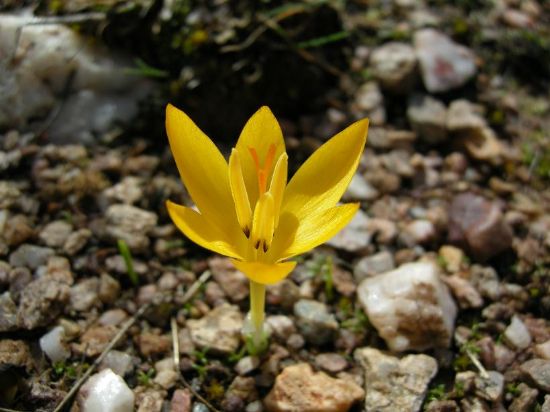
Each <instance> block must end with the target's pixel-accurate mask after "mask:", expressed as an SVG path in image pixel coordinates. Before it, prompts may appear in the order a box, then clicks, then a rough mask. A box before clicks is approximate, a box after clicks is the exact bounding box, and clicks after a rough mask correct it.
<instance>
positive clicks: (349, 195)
mask: <svg viewBox="0 0 550 412" xmlns="http://www.w3.org/2000/svg"><path fill="white" fill-rule="evenodd" d="M378 196H379V193H378V190H376V189H375V188H374V187H372V185H371V184H370V183H369V182H367V180H366V179H365V178H364V177H363V176H361V175H360V174H358V173H356V174H355V175H353V177H352V179H351V182H350V184H349V186H348V189H347V190H346V193H344V200H346V201H348V200H374V199H376V198H378Z"/></svg>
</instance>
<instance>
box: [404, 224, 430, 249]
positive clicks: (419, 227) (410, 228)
mask: <svg viewBox="0 0 550 412" xmlns="http://www.w3.org/2000/svg"><path fill="white" fill-rule="evenodd" d="M436 235H437V231H436V229H435V226H434V224H433V223H432V222H430V221H429V220H428V219H415V220H413V221H412V222H409V223H407V224H406V225H405V227H404V228H403V231H402V232H401V234H400V239H401V241H402V242H403V243H404V244H405V245H407V246H408V247H414V246H416V245H425V244H426V243H430V242H432V241H433V240H434V239H435V237H436Z"/></svg>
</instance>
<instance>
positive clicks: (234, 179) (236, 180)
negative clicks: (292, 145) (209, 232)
mask: <svg viewBox="0 0 550 412" xmlns="http://www.w3.org/2000/svg"><path fill="white" fill-rule="evenodd" d="M248 151H249V152H250V155H251V156H252V159H253V161H254V166H255V169H256V176H257V183H258V200H257V201H256V204H255V205H254V208H252V207H251V205H250V200H249V196H248V192H247V188H246V184H245V181H244V176H243V170H242V167H241V162H240V159H239V153H238V151H237V150H236V149H233V150H232V152H231V156H230V158H229V182H230V186H231V192H232V195H233V201H234V203H235V210H236V212H237V219H238V221H239V225H240V226H241V228H242V230H243V233H244V234H245V236H246V237H247V238H248V239H249V241H250V243H249V244H250V247H251V250H254V251H253V254H254V255H255V257H256V258H259V256H258V255H257V252H263V253H265V252H267V251H268V249H269V247H270V246H271V242H272V241H273V234H274V232H275V229H276V228H277V225H278V223H279V212H280V208H281V202H282V198H283V193H284V189H285V186H286V178H287V169H288V156H287V155H286V153H282V154H281V155H280V156H279V158H278V159H277V162H276V163H275V166H273V164H274V160H275V152H276V147H275V145H273V144H272V145H271V146H269V149H268V151H267V154H266V156H265V159H264V162H263V164H262V163H261V162H260V157H259V156H258V152H257V151H256V149H255V148H253V147H249V148H248ZM272 170H273V174H272V177H271V181H270V182H268V178H269V176H270V174H271V171H272ZM268 183H269V189H268Z"/></svg>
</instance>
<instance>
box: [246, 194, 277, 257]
mask: <svg viewBox="0 0 550 412" xmlns="http://www.w3.org/2000/svg"><path fill="white" fill-rule="evenodd" d="M274 207H275V206H274V202H273V195H272V194H271V193H269V192H265V193H264V194H262V195H261V196H260V200H258V203H257V204H256V208H255V209H254V218H253V221H252V233H251V236H250V240H251V242H252V245H253V246H254V248H255V249H260V247H261V248H262V249H263V251H264V252H267V250H268V249H269V247H270V246H271V241H272V240H273V230H274V224H275V217H274V215H273V212H274Z"/></svg>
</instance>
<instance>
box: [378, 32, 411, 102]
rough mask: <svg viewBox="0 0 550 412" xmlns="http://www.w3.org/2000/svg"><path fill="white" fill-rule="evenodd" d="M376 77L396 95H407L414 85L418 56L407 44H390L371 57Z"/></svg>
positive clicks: (380, 48)
mask: <svg viewBox="0 0 550 412" xmlns="http://www.w3.org/2000/svg"><path fill="white" fill-rule="evenodd" d="M370 64H371V66H372V70H373V72H374V76H375V77H376V78H377V79H378V80H379V81H380V83H381V84H382V86H383V87H385V88H387V89H389V90H391V91H394V92H396V93H406V92H407V91H408V90H409V89H410V88H411V87H412V86H413V84H414V78H415V73H416V55H415V53H414V49H413V48H412V47H411V46H410V45H408V44H407V43H400V42H390V43H386V44H384V45H382V46H380V47H378V48H376V49H375V50H373V52H372V54H371V56H370Z"/></svg>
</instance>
